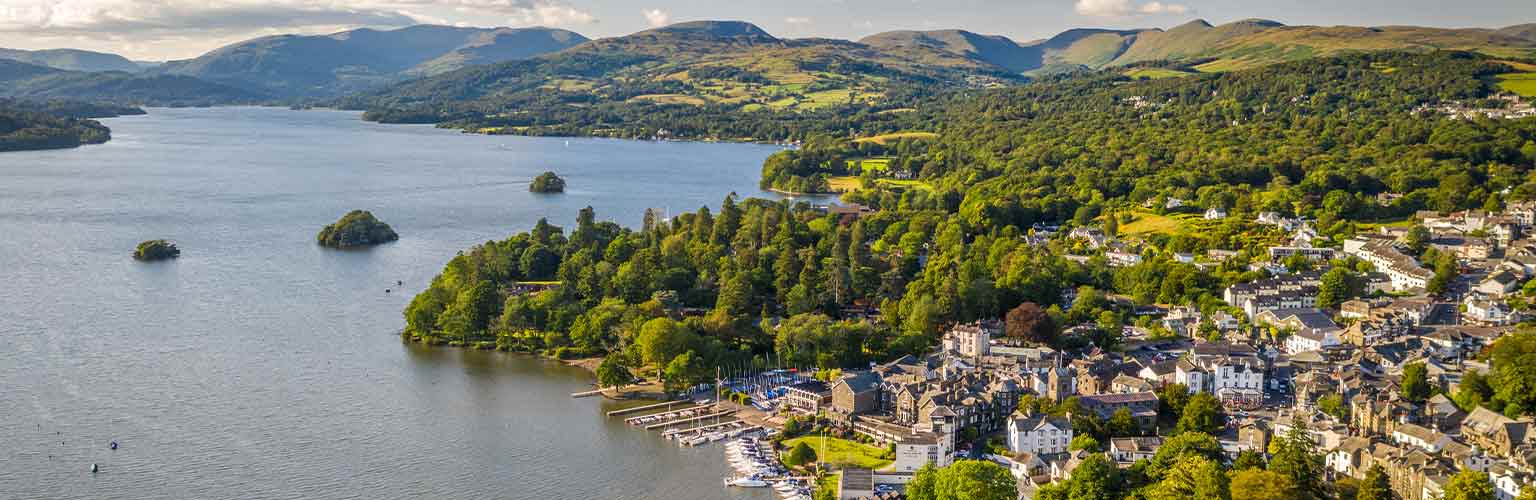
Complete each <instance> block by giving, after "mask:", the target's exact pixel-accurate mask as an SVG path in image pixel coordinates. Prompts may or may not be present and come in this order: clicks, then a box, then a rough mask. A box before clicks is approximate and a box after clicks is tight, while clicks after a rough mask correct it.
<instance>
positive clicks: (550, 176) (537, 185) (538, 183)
mask: <svg viewBox="0 0 1536 500" xmlns="http://www.w3.org/2000/svg"><path fill="white" fill-rule="evenodd" d="M528 191H529V192H533V193H564V192H565V179H564V178H561V177H560V176H559V175H556V174H555V173H554V172H544V173H542V174H539V176H538V177H534V178H533V182H531V183H529V184H528Z"/></svg>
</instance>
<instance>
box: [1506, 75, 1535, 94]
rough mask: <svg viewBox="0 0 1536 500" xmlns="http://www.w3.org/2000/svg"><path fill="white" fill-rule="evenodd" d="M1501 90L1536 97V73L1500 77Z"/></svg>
mask: <svg viewBox="0 0 1536 500" xmlns="http://www.w3.org/2000/svg"><path fill="white" fill-rule="evenodd" d="M1499 88H1501V89H1504V90H1507V91H1510V92H1514V93H1516V94H1520V95H1522V96H1525V97H1536V73H1509V74H1504V75H1499Z"/></svg>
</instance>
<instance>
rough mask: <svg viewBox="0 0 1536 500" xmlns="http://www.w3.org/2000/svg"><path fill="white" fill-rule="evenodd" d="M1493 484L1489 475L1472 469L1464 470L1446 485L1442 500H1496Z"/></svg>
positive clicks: (1452, 477)
mask: <svg viewBox="0 0 1536 500" xmlns="http://www.w3.org/2000/svg"><path fill="white" fill-rule="evenodd" d="M1494 498H1495V497H1494V493H1493V483H1491V482H1488V474H1485V473H1482V472H1478V471H1475V470H1472V469H1462V470H1461V472H1457V473H1456V475H1454V476H1451V481H1450V482H1449V483H1446V484H1445V495H1444V496H1442V497H1441V500H1494Z"/></svg>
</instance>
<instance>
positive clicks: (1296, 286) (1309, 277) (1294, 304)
mask: <svg viewBox="0 0 1536 500" xmlns="http://www.w3.org/2000/svg"><path fill="white" fill-rule="evenodd" d="M1321 284H1322V274H1320V273H1316V272H1306V273H1295V274H1287V275H1282V276H1278V277H1274V278H1269V279H1262V280H1258V281H1253V282H1249V283H1238V284H1235V285H1232V286H1229V287H1227V288H1226V289H1225V290H1223V291H1222V294H1221V298H1222V300H1225V301H1226V302H1227V303H1228V304H1231V305H1233V306H1237V307H1239V308H1242V309H1243V312H1244V313H1247V314H1248V317H1250V318H1252V317H1254V316H1257V315H1258V314H1259V312H1261V311H1264V310H1266V309H1295V308H1302V307H1313V306H1316V305H1317V289H1318V286H1319V285H1321Z"/></svg>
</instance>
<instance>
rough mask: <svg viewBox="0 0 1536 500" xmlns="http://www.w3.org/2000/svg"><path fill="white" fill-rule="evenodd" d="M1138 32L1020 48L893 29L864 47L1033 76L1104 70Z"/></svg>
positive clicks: (1080, 34)
mask: <svg viewBox="0 0 1536 500" xmlns="http://www.w3.org/2000/svg"><path fill="white" fill-rule="evenodd" d="M1136 33H1137V31H1116V30H1102V29H1074V30H1068V31H1065V32H1062V33H1061V34H1058V35H1056V36H1054V37H1051V38H1049V39H1046V40H1039V41H1035V42H1030V43H1023V44H1020V43H1017V42H1014V41H1013V40H1010V39H1008V38H1007V37H1003V36H997V35H981V34H977V33H972V32H969V31H963V30H937V31H890V32H885V33H879V34H875V35H871V36H868V37H865V38H864V39H862V40H859V43H863V44H866V45H869V46H871V47H873V48H876V49H879V50H882V51H886V52H890V53H893V54H903V55H905V56H907V57H911V58H916V59H919V60H922V59H924V58H925V57H924V55H925V54H927V55H932V54H933V53H934V52H935V51H938V52H943V53H947V54H948V55H950V56H953V57H964V58H968V59H971V60H974V61H977V62H981V63H985V64H990V65H993V66H997V67H1000V68H1003V69H1007V70H1009V71H1012V72H1015V73H1029V72H1035V71H1039V70H1042V69H1048V68H1054V67H1073V68H1075V67H1099V66H1102V65H1104V64H1105V63H1108V62H1109V61H1110V60H1111V59H1114V58H1115V57H1117V56H1118V55H1120V53H1121V52H1123V51H1124V50H1125V46H1126V45H1128V44H1129V43H1130V41H1131V40H1133V39H1134V38H1135V35H1136ZM941 59H942V58H941Z"/></svg>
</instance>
